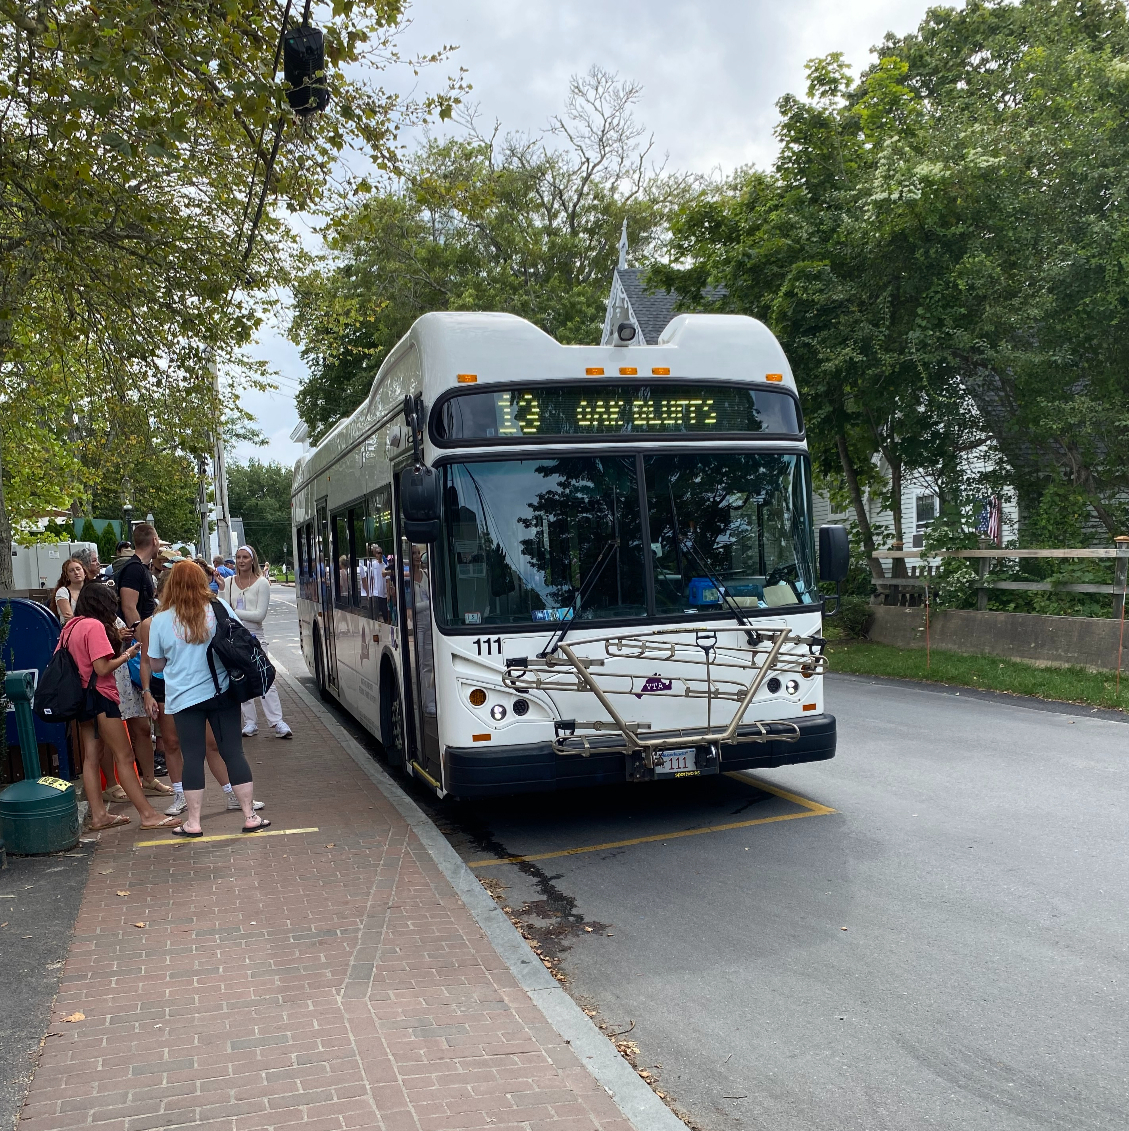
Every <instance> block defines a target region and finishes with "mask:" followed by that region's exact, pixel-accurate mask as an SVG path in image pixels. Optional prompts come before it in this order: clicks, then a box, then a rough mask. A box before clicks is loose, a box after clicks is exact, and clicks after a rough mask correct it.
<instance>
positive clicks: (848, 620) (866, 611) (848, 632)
mask: <svg viewBox="0 0 1129 1131" xmlns="http://www.w3.org/2000/svg"><path fill="white" fill-rule="evenodd" d="M873 619H874V610H873V608H872V607H871V604H870V599H869V598H868V597H844V598H843V602H842V604H841V605H840V606H839V612H838V613H837V614H836V615H835V616H833V617H831V618H830V619H825V620H824V622H823V635H824V636H825V637H827V638H828V639H830V640H865V639H866V638H867V637H866V634H867V631H868V630H869V628H870V624H871V621H872V620H873Z"/></svg>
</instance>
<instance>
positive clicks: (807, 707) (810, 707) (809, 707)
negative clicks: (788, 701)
mask: <svg viewBox="0 0 1129 1131" xmlns="http://www.w3.org/2000/svg"><path fill="white" fill-rule="evenodd" d="M803 710H805V711H814V710H815V704H814V703H805V704H804V706H803Z"/></svg>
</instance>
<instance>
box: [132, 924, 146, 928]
mask: <svg viewBox="0 0 1129 1131" xmlns="http://www.w3.org/2000/svg"><path fill="white" fill-rule="evenodd" d="M133 925H134V926H135V927H144V926H145V924H144V923H134V924H133Z"/></svg>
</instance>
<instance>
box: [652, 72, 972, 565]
mask: <svg viewBox="0 0 1129 1131" xmlns="http://www.w3.org/2000/svg"><path fill="white" fill-rule="evenodd" d="M904 71H905V68H904V66H902V65H901V64H899V63H898V62H897V61H896V60H894V61H891V62H890V63H886V64H880V65H878V66H876V67H875V68H873V69H872V70H871V71H870V72H869V73H868V75H867V76H865V77H864V78H863V79H862V80H860V81H859V82H858V83H854V82H853V81H852V80H851V78H850V74H849V71H848V68H847V67H846V65H845V64H844V63H843V60H842V58H841V56H839V55H832V56H829V57H827V58H826V59H817V60H813V61H812V62H811V63H810V64H809V68H808V74H809V86H808V100H807V101H803V100H801V99H798V98H795V97H793V96H791V95H789V96H787V97H785V98H783V99H781V100H780V103H779V104H778V105H779V109H780V112H781V119H780V123H779V125H778V127H777V136H778V138H779V140H780V142H781V150H780V155H779V157H778V159H777V161H776V163H775V165H774V167H773V169H772V170H771V171H770V172H767V173H765V172H756V171H752V170H746V171H743V172H741V173H739V174H738V175H737V176H736V177H735V178H734V179H733V180H731V181H730V182H729V183H728V184H726V185H724V186H721V187H720V189H717V188H715V189H711V190H710V191H707V192H706V193H704V194H703V195H702V196H701V197H699V199H697V200H696V201H694V202H693V203H692V204H690V205H688V206H686V207H684V208H683V209H682V210H681V211H680V212H679V214H678V216H677V217H676V218H675V220H674V222H673V226H672V227H673V233H672V240H671V244H670V248H669V249H668V252H669V255H670V258H671V260H672V262H673V264H674V265H673V266H666V265H662V264H657V265H656V266H655V267H654V269H653V270H652V272H651V278H652V280H653V281H654V282H656V283H657V284H658V285H661V286H666V287H670V288H672V289H674V290H676V291H678V292H679V293H680V294H681V295H682V296H684V303H685V304H686V305H690V304H693V305H699V304H706V305H708V302H707V299H706V288H707V287H708V286H710V285H711V284H713V285H716V284H720V285H721V286H722V287H723V288H724V296H723V297H722V298H721V299H719V300H716V305H718V306H719V307H720V308H722V309H728V310H734V311H740V312H743V313H748V314H752V315H753V316H755V317H758V318H760V319H761V320H763V321H764V322H766V323H767V324H768V325H769V326H770V327H771V328H772V329H773V330H774V331H775V333H776V334H777V335H778V336H779V337H780V339H781V341H782V344H783V345H784V348H785V350H786V352H787V353H788V356H789V358H790V360H791V362H792V366H793V369H794V371H795V372H796V375H797V380H798V382H799V384H800V387H801V390H802V392H803V396H804V407H805V418H806V427H807V431H808V438H809V445H810V448H811V451H812V458H813V461H814V463H815V465H816V469H817V471H819V472H820V473H821V474H822V476H823V477H824V478H829V479H831V480H832V481H833V482H841V484H842V488H843V491H844V493H845V494H846V495H847V497H848V498H849V499H850V502H851V504H852V506H853V508H854V512H855V516H856V522H857V525H858V528H859V532H860V536H861V541H862V545H863V551H864V553H865V555H866V556H867V558H868V559H869V558H870V555H871V554H872V553H873V551H874V549H875V547H876V540H877V532H876V531H874V530H873V529H872V527H871V521H870V515H869V511H868V509H867V506H866V502H865V496H866V494H867V492H868V491H869V493H871V494H882V495H885V498H886V501H887V502H888V503H889V505H890V508H891V511H892V513H893V516H894V531H893V533H894V536H895V538H897V539H899V540H900V539H901V537H902V515H901V487H902V481H903V477H904V475H905V474H906V473H908V472H910V471H913V470H916V469H919V468H921V467H922V466H925V465H927V464H929V463H931V462H941V461H943V454H944V453H945V452H946V451H949V450H952V444H953V441H954V438H955V436H956V435H957V434H959V433H961V432H962V431H966V430H967V421H965V420H964V419H963V418H962V414H961V412H960V409H961V408H962V407H963V402H962V401H961V399H960V398H958V397H956V396H954V394H953V389H952V379H951V374H950V373H949V371H948V370H947V369H946V367H945V366H943V365H939V366H938V365H932V366H929V367H926V366H923V365H922V364H921V358H920V356H919V352H918V348H917V343H916V335H917V331H918V313H919V311H920V309H921V306H922V304H923V303H926V302H928V296H929V294H930V290H931V288H932V287H933V286H935V283H936V277H937V274H938V272H939V271H941V272H943V270H944V269H945V266H946V262H947V261H946V245H945V243H944V242H943V241H941V242H935V243H931V241H932V240H933V236H934V230H935V229H936V227H937V220H936V214H937V213H938V211H941V212H943V205H944V201H943V199H934V198H933V197H932V196H930V195H929V194H924V195H923V194H920V193H919V194H917V195H910V194H906V193H900V192H894V193H891V192H890V191H888V189H889V185H888V184H887V183H886V182H887V181H888V179H889V175H890V174H889V168H890V166H891V165H892V164H896V163H897V162H898V161H899V160H900V161H904V160H906V159H907V156H908V155H909V154H912V153H913V152H915V151H916V149H917V148H919V147H920V146H921V145H922V144H923V136H922V134H923V131H922V127H921V120H922V109H921V106H920V100H919V99H918V98H917V97H916V95H914V93H913V92H912V91H910V90H909V89H907V88H906V87H905V86H904V84H903V83H902V82H901V77H902V75H903V74H904ZM923 246H924V247H926V248H928V249H929V252H928V254H925V255H923V254H922V250H923ZM878 454H881V455H882V456H884V457H885V462H886V466H887V467H888V469H889V479H888V480H886V481H883V479H882V477H881V476H880V474H879V472H878V469H877V466H876V464H875V460H874V457H875V456H877V455H878ZM870 568H871V570H872V571H873V572H874V573H875V574H877V573H878V572H879V569H880V567H879V566H878V564H877V563H876V562H874V561H873V560H871V561H870Z"/></svg>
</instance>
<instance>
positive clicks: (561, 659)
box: [502, 627, 827, 770]
mask: <svg viewBox="0 0 1129 1131" xmlns="http://www.w3.org/2000/svg"><path fill="white" fill-rule="evenodd" d="M719 637H726V638H729V637H733V638H735V642H734V643H721V642H720V641H719ZM672 638H673V639H672ZM824 643H825V642H824V641H823V639H822V638H821V637H818V636H797V635H794V634H793V633H792V631H791V630H790V629H788V628H758V629H756V630H752V631H747V630H746V629H714V628H703V627H696V628H695V627H691V628H666V629H654V630H651V631H648V632H636V633H626V634H623V635H618V636H610V637H589V638H584V639H580V640H576V639H573V640H571V641H568V642H564V641H562V642H561V643H560V644H558V645H557V647H556V649H555V650H554V651H553V652H552V653H551V654H550V655H548V656H545V657H541V656H530V657H526V656H522V657H518V658H515V659H507V660H506V669H505V672H504V674H503V676H502V682H503V683H504V684H505V686H506V687H508V688H509V689H510V690H511V691H516V692H523V691H524V692H528V691H545V692H549V693H552V692H554V691H560V692H571V691H589V692H591V693H592V694H593V695H594V696H595V697H596V699H597V701H598V702H599V703H600V705H601V706H602V707H603V708H604V710H605V711H607V713H608V716H609V718H608V719H606V720H601V719H597V720H595V721H591V722H582V721H579V720H576V719H557V720H556V721H555V722H554V732H555V737H554V739H553V749H554V751H556V753H558V754H577V755H580V756H581V757H584V758H587V757H589V756H590V755H591V754H592V753H593V751H598V752H604V753H608V752H612V751H623V752H624V753H627V754H632V753H639V754H641V755H642V758H643V761H644V764H645V765H646V766H647V767H648V769H651V770H653V769H654V768H655V767H656V766H662V765H663V764H664V753H663V752H664V751H669V750H677V749H680V748H684V747H687V746H694V747H706V748H707V749H708V750H709V751H710V752H711V754H712V756H714V757H716V755H717V751H718V748H719V747H720V746H722V745H724V744H727V743H731V742H734V741H735V740H737V738H738V734H737V731H738V728H739V727H740V726H741V723H742V720H743V719H744V717H745V713H746V712H747V711H748V709H749V707H750V705H751V704H752V702H753V700H754V698H756V695H757V692H758V691H760V689H761V686H762V685H763V684H764V682H765V680H766V679H768V678H769V677H770V676H771V675H772V674H773V673H774V672H780V673H785V674H787V673H793V672H796V673H799V674H801V675H803V676H804V677H805V678H807V679H811V678H813V677H814V676H815V675H817V674H822V673H823V672H824V671H825V670H826V668H827V659H826V657H825V656H824V655H823V647H824ZM592 645H595V646H597V647H602V648H603V651H604V656H602V657H591V656H581V655H578V653H577V649H581V648H585V647H586V646H587V647H591V646H592ZM608 659H615V660H642V661H646V662H648V663H650V662H654V661H658V662H662V661H666V662H671V663H677V664H679V665H683V666H685V665H691V666H701V667H703V668H704V669H705V678H704V679H700V678H697V677H694V676H686V675H683V674H674V673H672V674H671V675H670V677H669V678H660V677H657V676H656V675H654V674H653V673H648V674H643V672H641V671H640V672H633V671H630V670H624V669H623V668H622V667H617V669H616V670H615V671H614V672H609V673H607V675H606V677H605V678H604V679H603V682H602V683H601V681H600V680H598V679H597V678H596V676H595V675H594V674H593V672H592V669H593V668H602V667H604V665H605V664H606V662H607V660H608ZM717 669H722V670H723V671H724V673H725V674H724V676H723V677H722V678H716V677H715V675H714V673H715V671H716V670H717ZM740 673H746V674H745V675H743V676H742V675H741V674H740ZM643 694H646V695H647V696H648V697H650V696H652V695H659V696H664V697H672V696H673V697H676V698H685V699H705V700H706V725H705V727H684V728H680V729H678V730H669V731H662V732H658V733H655V734H653V735H643V734H641V733H640V732H642V731H649V730H650V729H651V724H650V723H644V722H629V721H627V720H626V719H624V718H623V716H622V714H621V713H620V712H619V711H618V710H617V709H616V707H615V704H614V703H613V702H612V701H611V696H613V695H635V696H636V697H639V696H642V695H643ZM715 700H729V701H733V702H736V704H737V707H736V708H735V710H734V712H733V715H732V717H731V718H730V719H729V721H728V722H727V723H725V724H724V725H721V724H719V725H718V726H714V724H713V705H714V701H715ZM751 725H752V726H753V727H755V728H756V731H755V733H752V734H742V735H740V741H741V742H769V741H772V740H776V739H779V740H782V741H785V742H794V741H796V739H798V738H799V737H800V730H799V727H797V726H796V724H795V723H794V722H792V721H791V720H788V719H774V720H766V721H763V722H760V721H758V722H754V723H752V724H751ZM770 728H772V729H770ZM578 730H579V731H591V732H593V734H592V735H584V734H579V735H578V734H577V733H576V732H577V731H578ZM596 735H601V736H602V735H606V736H607V737H600V738H598V739H596V741H595V742H593V739H594V738H595V736H596Z"/></svg>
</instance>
